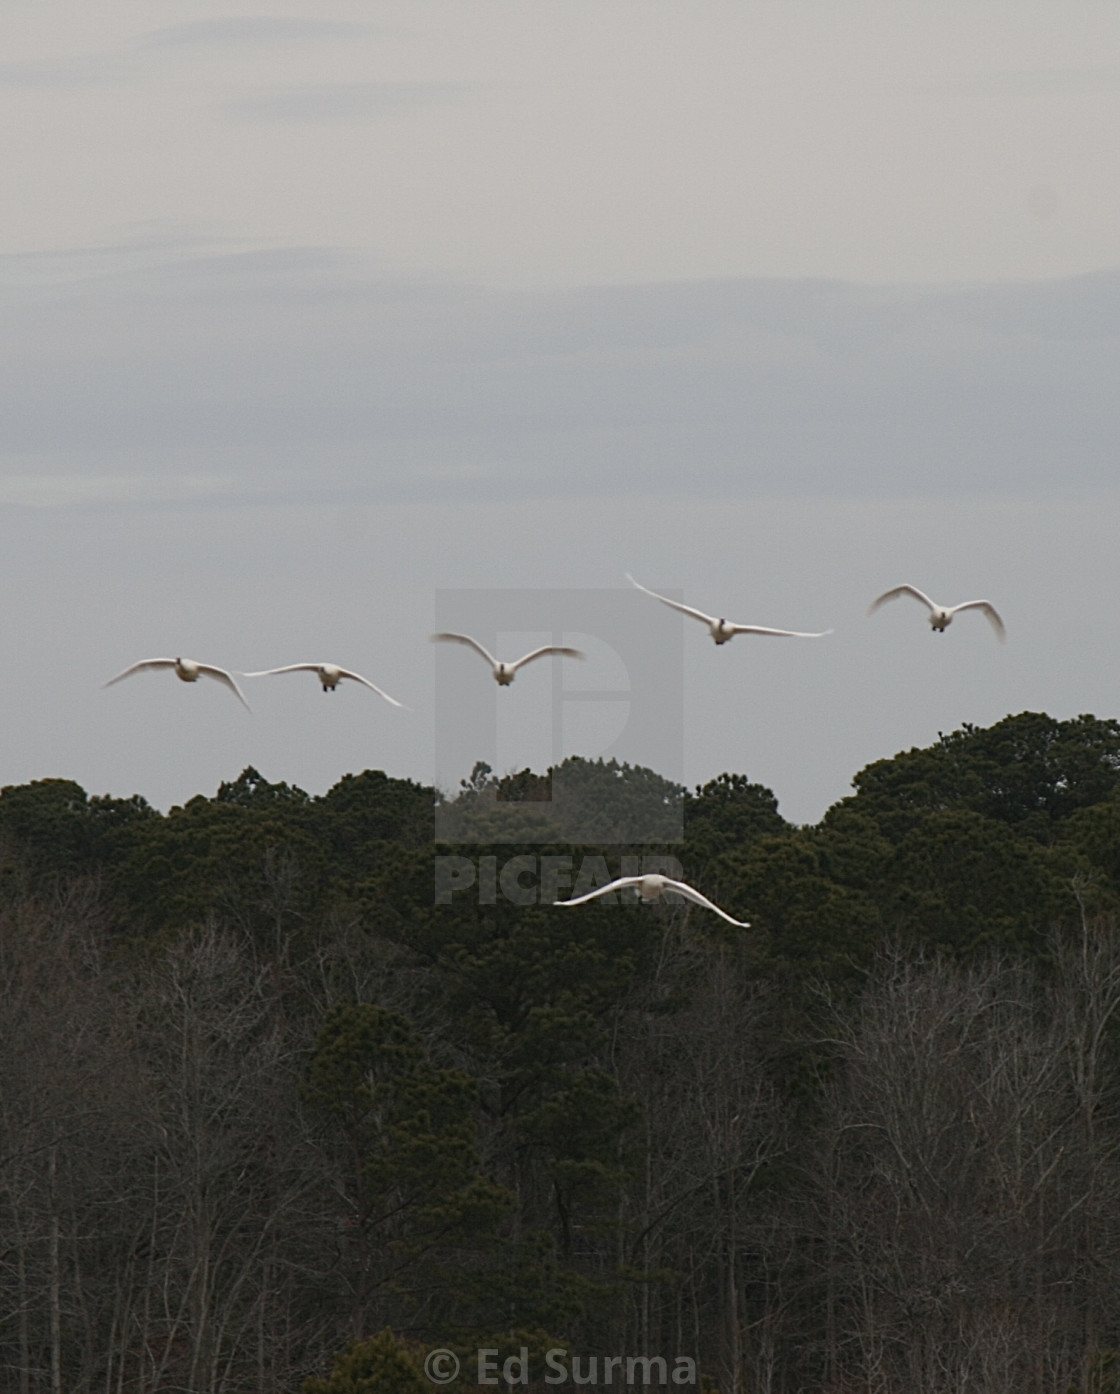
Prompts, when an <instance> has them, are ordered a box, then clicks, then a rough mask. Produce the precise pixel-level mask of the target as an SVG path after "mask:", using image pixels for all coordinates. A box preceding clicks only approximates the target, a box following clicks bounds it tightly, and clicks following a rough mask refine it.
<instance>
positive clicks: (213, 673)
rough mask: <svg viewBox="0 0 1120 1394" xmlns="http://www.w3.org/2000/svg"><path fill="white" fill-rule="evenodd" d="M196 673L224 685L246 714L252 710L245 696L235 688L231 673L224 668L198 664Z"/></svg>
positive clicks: (235, 682)
mask: <svg viewBox="0 0 1120 1394" xmlns="http://www.w3.org/2000/svg"><path fill="white" fill-rule="evenodd" d="M198 671H199V672H200V673H204V674H205V675H206V677H208V678H213V679H214V680H215V682H221V683H225V685H226V687H228V688H229V690H230V691H231V692H232V693H233V694H234V696H235V697H236V698H237V700H238V701H239V702H240V703H241V705H242V706H243V707H244V708H245V710H246V711H247V712H251V711H252V710H253V708H252V707H251V706H250V705H249V703H248V702H246V700H245V694H244V692H242V691H241V689H240V688H239V687H238V686H237V679H236V678H235V677H234V676H233V674H232V673H227V672H226V670H225V669H224V668H215V667H214V665H213V664H212V663H200V664H199V665H198Z"/></svg>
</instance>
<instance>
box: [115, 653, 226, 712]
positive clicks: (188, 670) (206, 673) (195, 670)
mask: <svg viewBox="0 0 1120 1394" xmlns="http://www.w3.org/2000/svg"><path fill="white" fill-rule="evenodd" d="M144 668H173V669H174V670H175V676H176V677H177V678H178V679H179V681H180V682H198V679H199V677H204V678H215V679H216V680H217V681H218V682H222V683H225V685H226V687H228V688H229V690H230V691H231V692H232V693H233V694H234V695H235V696H236V698H237V700H238V701H239V702H240V703H241V705H242V706H243V707H244V708H245V710H246V711H247V712H251V711H252V710H253V709H252V707H250V705H249V703H248V702H246V700H245V694H244V693H243V692H242V691H241V689H240V688H239V687H238V686H237V682H236V680H235V679H234V676H233V674H232V673H227V672H226V670H225V669H224V668H215V667H214V665H213V664H212V663H196V662H195V660H194V659H193V658H144V659H141V661H140V662H139V663H134V664H133V665H132V667H131V668H126V669H125V670H124V672H123V673H118V674H117V676H116V677H115V678H110V679H109V681H108V682H107V683H105V684H104V686H105V687H112V686H113V684H114V683H115V682H120V681H121V679H122V678H127V677H131V675H132V674H133V673H139V672H140V671H141V670H142V669H144Z"/></svg>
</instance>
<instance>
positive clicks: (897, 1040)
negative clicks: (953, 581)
mask: <svg viewBox="0 0 1120 1394" xmlns="http://www.w3.org/2000/svg"><path fill="white" fill-rule="evenodd" d="M563 781H566V782H567V788H568V790H569V791H570V792H571V794H572V799H573V802H572V803H571V804H570V806H569V809H568V811H567V812H565V811H564V810H559V811H558V810H557V809H556V808H555V807H554V806H553V805H554V801H555V794H556V790H557V788H558V787H559V786H560V784H561V783H562V782H563ZM853 784H854V792H853V794H852V795H851V796H850V797H848V798H846V799H844V800H842V801H841V802H840V803H838V804H837V805H836V806H835V807H833V808H832V809H830V810H829V811H828V813H827V814H826V815H825V817H824V818H823V819H822V820H821V822H820V823H819V824H817V825H815V826H810V827H795V826H793V825H791V824H789V823H787V822H785V820H784V819H783V818H782V817H781V815H780V813H779V810H778V805H777V801H776V799H775V798H774V795H773V794H772V793H771V792H770V791H769V790H767V789H765V788H763V787H761V786H759V785H757V784H754V783H752V782H751V781H750V780H749V779H748V778H746V777H745V776H741V775H732V774H725V775H721V776H720V777H719V778H718V779H715V780H712V781H710V782H709V783H707V784H705V785H704V786H702V787H701V788H698V789H696V790H695V791H693V792H691V793H689V792H687V791H684V790H681V789H680V788H679V787H677V786H675V785H673V784H671V783H670V782H669V781H665V780H662V779H660V777H659V776H657V775H656V774H654V773H653V772H651V771H649V770H642V769H634V768H632V767H627V766H620V765H617V764H615V763H612V762H606V763H604V762H591V761H568V762H565V765H564V766H563V767H560V768H559V769H557V770H553V771H547V772H546V773H545V774H543V775H538V774H533V773H532V772H530V771H523V772H521V773H520V774H518V775H514V776H509V777H507V778H505V779H500V780H498V779H495V778H494V777H493V774H492V772H491V771H490V770H489V769H487V768H486V767H485V766H484V765H480V766H478V767H476V770H475V772H474V774H473V776H472V778H471V779H470V780H469V781H465V782H464V787H463V788H462V789H461V790H460V791H459V793H458V795H457V796H456V797H455V798H454V799H451V800H446V799H445V800H442V809H443V811H444V812H446V810H447V808H448V807H449V806H453V807H454V809H455V810H457V811H456V812H455V813H454V816H455V817H457V818H459V820H460V823H459V826H460V827H461V829H462V830H463V832H464V834H466V833H469V834H470V839H471V840H470V841H469V842H466V843H464V844H461V845H456V844H447V843H443V844H440V845H435V844H434V843H433V826H434V823H433V820H434V814H435V810H436V808H437V806H438V805H440V803H441V801H440V800H439V799H438V797H437V795H436V794H435V792H434V791H433V790H431V789H427V788H424V787H423V786H421V785H418V784H415V783H413V782H411V781H408V780H397V779H392V778H390V777H389V776H387V775H385V774H384V773H382V772H379V771H366V772H364V773H362V774H357V775H348V776H347V777H346V778H344V779H343V780H341V781H340V782H339V783H338V784H337V785H336V786H335V787H334V788H333V789H331V790H330V791H329V792H328V793H326V794H325V795H323V796H321V797H311V796H309V795H308V794H306V793H304V792H303V791H301V790H299V789H296V788H293V787H291V786H288V785H286V784H272V783H270V782H269V781H268V780H267V779H265V778H264V777H263V776H262V775H261V774H260V773H259V772H258V771H256V770H253V769H247V770H245V771H244V772H243V773H242V774H241V775H240V776H239V777H238V778H237V779H235V780H232V781H230V782H229V783H225V784H223V785H222V786H221V787H220V789H219V790H218V792H217V794H216V796H215V797H214V798H205V797H201V796H199V797H196V798H193V799H191V800H190V801H189V802H188V803H187V804H186V805H184V806H183V807H177V808H173V809H171V810H170V812H168V813H167V814H160V813H158V812H156V811H155V810H153V809H151V808H150V807H149V806H148V805H147V804H146V803H145V802H144V800H143V799H140V798H132V799H112V798H98V797H89V796H88V795H87V794H86V793H85V791H84V790H82V789H81V788H80V787H79V786H78V785H76V784H74V783H73V782H71V781H68V780H61V779H51V780H40V781H36V782H35V783H32V784H27V785H23V786H16V787H9V788H6V789H4V790H3V791H2V792H0V972H2V974H3V982H4V991H3V996H2V998H0V1072H2V1073H0V1078H2V1080H3V1088H2V1089H0V1224H2V1226H3V1232H4V1234H5V1236H6V1239H5V1245H4V1246H3V1248H2V1249H0V1289H2V1291H3V1294H4V1301H3V1304H2V1310H3V1312H4V1313H5V1314H6V1315H3V1316H0V1368H3V1370H4V1371H5V1373H4V1375H3V1377H2V1379H0V1382H2V1383H3V1384H4V1385H5V1387H9V1386H10V1387H12V1388H17V1387H18V1388H21V1389H24V1390H26V1391H27V1394H37V1391H39V1390H46V1389H48V1388H50V1387H51V1381H52V1379H54V1380H57V1378H61V1380H62V1387H65V1388H72V1389H82V1388H95V1387H96V1388H113V1389H117V1388H120V1389H132V1388H136V1389H140V1388H152V1389H156V1388H167V1389H171V1388H184V1389H191V1390H192V1391H207V1394H211V1391H213V1394H216V1392H217V1391H218V1390H219V1389H221V1390H223V1391H228V1392H229V1394H234V1392H235V1391H250V1390H252V1391H258V1394H270V1391H275V1392H276V1394H278V1391H280V1390H285V1391H290V1390H292V1389H294V1388H296V1387H299V1385H300V1384H301V1382H303V1381H304V1380H305V1379H306V1383H305V1384H304V1385H303V1387H304V1388H305V1389H306V1391H307V1394H334V1391H340V1392H341V1391H344V1390H353V1391H359V1390H362V1391H367V1394H376V1391H380V1390H389V1389H392V1390H393V1391H394V1394H397V1392H398V1391H408V1390H409V1389H427V1388H430V1387H431V1385H430V1383H429V1382H428V1381H427V1379H426V1378H425V1376H424V1374H423V1358H424V1354H425V1352H426V1350H428V1349H429V1348H434V1347H436V1346H445V1347H447V1348H449V1349H454V1350H456V1351H458V1352H461V1353H467V1352H471V1351H473V1350H475V1349H476V1348H477V1347H478V1346H480V1345H483V1346H487V1347H492V1348H495V1349H501V1350H503V1352H506V1353H510V1352H514V1353H515V1352H516V1351H517V1350H518V1349H519V1347H520V1346H521V1345H524V1346H525V1347H526V1348H527V1349H530V1350H531V1351H532V1352H533V1353H534V1359H537V1358H538V1357H540V1358H543V1353H544V1352H545V1351H547V1350H548V1349H550V1348H552V1347H554V1346H558V1347H563V1348H565V1349H567V1350H569V1351H586V1352H588V1353H591V1352H594V1351H598V1352H616V1351H617V1352H625V1351H632V1352H640V1351H647V1352H653V1351H655V1350H658V1349H660V1350H662V1351H663V1352H665V1353H666V1354H669V1353H670V1352H672V1353H673V1354H680V1355H689V1356H693V1357H695V1358H696V1359H697V1360H698V1362H699V1366H700V1368H701V1370H702V1371H704V1374H705V1379H708V1380H711V1381H714V1384H713V1385H711V1386H710V1387H718V1388H723V1389H731V1388H735V1387H748V1388H749V1387H770V1388H772V1389H774V1390H775V1391H792V1390H794V1389H798V1388H805V1389H819V1390H821V1391H822V1394H826V1392H827V1394H834V1392H835V1394H838V1391H840V1390H845V1391H848V1390H857V1389H859V1390H863V1389H866V1388H868V1387H871V1385H872V1384H874V1383H875V1381H877V1382H878V1383H877V1384H875V1387H877V1388H880V1389H882V1390H883V1391H891V1394H893V1391H895V1390H898V1391H900V1392H901V1391H903V1390H905V1391H907V1394H910V1392H911V1391H914V1394H942V1391H943V1390H949V1389H951V1388H958V1387H962V1381H963V1382H965V1383H967V1382H968V1380H970V1379H971V1380H972V1381H973V1383H974V1384H975V1385H976V1387H977V1388H990V1389H993V1390H994V1389H1008V1388H1016V1389H1023V1390H1029V1391H1032V1394H1067V1391H1068V1390H1071V1389H1075V1390H1087V1389H1095V1388H1100V1389H1104V1388H1106V1387H1110V1386H1109V1383H1108V1382H1109V1380H1112V1379H1113V1378H1114V1376H1113V1374H1112V1373H1111V1372H1113V1371H1114V1369H1115V1360H1116V1356H1115V1354H1114V1353H1113V1345H1114V1344H1115V1341H1114V1337H1113V1335H1112V1334H1110V1333H1114V1332H1115V1331H1116V1330H1117V1329H1118V1328H1120V1298H1118V1297H1117V1294H1120V1225H1118V1221H1117V1216H1118V1215H1120V929H1118V927H1117V921H1116V912H1117V908H1118V907H1120V726H1118V725H1117V723H1116V722H1114V721H1105V720H1099V719H1097V718H1094V717H1088V716H1083V717H1079V718H1077V719H1076V720H1072V721H1058V720H1054V719H1053V718H1050V717H1048V716H1044V715H1040V714H1037V713H1023V714H1021V715H1019V716H1013V717H1008V718H1006V719H1005V720H1003V721H1001V722H999V723H997V724H996V725H995V726H993V727H991V728H989V729H986V730H982V729H979V728H975V727H965V728H963V729H962V730H961V731H958V732H954V733H952V734H951V735H948V736H944V737H942V738H941V739H940V740H939V741H938V742H937V743H935V744H934V745H933V746H931V747H929V748H928V749H925V750H912V751H908V752H905V753H903V754H901V755H898V756H896V757H895V758H894V759H893V760H883V761H878V762H876V763H875V764H873V765H871V766H869V767H868V768H867V769H866V770H864V771H862V772H860V773H859V774H858V775H857V776H856V777H855V780H854V781H853ZM573 808H574V809H576V810H577V812H578V814H579V817H580V818H581V819H584V820H591V821H590V822H586V821H585V823H584V826H594V827H595V829H596V830H597V833H596V835H598V836H601V838H602V840H601V842H600V843H599V844H597V845H579V846H571V845H568V844H566V843H565V842H563V840H562V839H561V836H560V834H561V833H562V832H563V828H564V826H565V819H566V818H567V817H568V816H569V814H570V812H571V809H573ZM635 814H637V815H640V817H641V818H643V819H647V821H646V823H645V826H646V827H647V828H648V829H649V830H650V831H651V832H654V833H657V834H658V835H659V837H660V836H661V834H664V835H665V836H664V837H663V838H662V839H661V840H651V841H650V842H648V843H645V844H642V845H639V846H633V845H620V844H619V843H618V842H617V841H615V840H614V837H615V834H616V833H617V831H618V829H619V828H620V827H623V826H625V825H627V823H628V821H629V820H630V819H631V818H632V817H633V816H635ZM682 817H683V826H684V838H683V841H674V840H672V839H671V837H670V833H671V832H672V829H673V828H674V827H677V826H679V825H680V820H681V818H682ZM542 831H543V834H544V835H545V836H548V837H551V838H553V840H552V841H550V842H541V841H540V840H539V836H540V835H541V834H542ZM511 832H512V833H517V834H518V835H520V836H521V837H524V838H528V837H529V836H530V834H531V840H523V841H516V840H515V841H509V840H507V837H508V835H509V834H510V833H511ZM483 836H485V837H489V838H492V839H493V840H492V841H489V842H486V841H479V840H477V839H478V838H480V837H483ZM445 855H448V856H461V858H462V860H463V862H464V864H466V865H468V866H469V867H470V868H471V871H472V875H475V874H476V872H477V878H476V880H475V881H474V882H473V883H472V884H468V885H465V886H464V888H462V889H460V890H458V891H456V892H455V894H454V895H451V896H449V897H448V901H449V903H446V904H437V903H436V895H435V893H434V872H433V857H434V856H445ZM624 856H625V857H627V858H634V859H637V862H640V859H641V858H642V857H646V858H651V857H664V856H672V857H675V858H677V859H678V860H679V862H680V864H681V865H682V866H683V868H684V871H685V875H686V876H687V878H688V879H689V880H691V881H693V882H694V883H695V884H697V885H698V886H699V887H700V888H701V889H702V890H704V892H705V893H706V894H708V895H710V896H711V897H712V898H713V899H714V900H715V901H717V903H719V904H721V905H724V906H726V907H727V908H728V909H729V910H730V911H731V912H732V913H737V914H738V915H739V916H741V917H742V918H745V919H749V920H750V921H751V923H752V926H753V928H752V929H751V930H750V931H748V932H745V933H744V932H740V931H737V930H732V929H730V927H729V926H727V925H726V924H724V923H723V922H722V921H719V920H717V919H716V918H715V917H712V916H707V915H704V914H703V913H702V912H700V911H698V910H696V909H695V907H692V908H686V907H681V906H676V907H674V906H665V907H660V908H650V907H643V906H639V905H637V904H629V903H627V904H623V903H619V904H610V903H608V902H607V901H606V900H599V901H594V902H592V903H590V904H588V905H586V906H584V907H581V908H580V909H579V911H578V912H577V911H567V910H560V911H558V910H555V909H553V908H552V906H551V905H550V904H549V903H547V902H548V901H550V900H551V899H554V898H564V896H565V895H567V894H569V893H570V889H571V888H572V887H573V886H574V883H575V881H576V878H577V876H583V877H585V878H586V877H590V878H592V879H591V882H590V884H595V883H598V884H601V883H602V882H603V881H604V880H605V879H606V878H607V877H608V876H611V875H617V874H618V873H619V871H620V870H621V869H622V864H621V861H620V859H621V858H622V857H624ZM514 859H520V861H519V862H516V863H515V860H514ZM484 863H489V864H490V865H491V866H492V868H493V877H492V879H494V878H496V877H497V873H498V870H499V869H502V868H506V871H504V872H503V876H504V877H505V879H503V880H501V881H500V882H499V881H498V880H496V879H494V886H493V888H492V892H491V893H487V892H486V891H485V888H484V886H483V884H482V882H483V876H482V871H481V868H482V866H483V864H484ZM549 868H550V869H549ZM513 871H517V872H518V873H519V879H518V878H515V877H513V876H512V872H513ZM549 878H551V879H549ZM538 883H540V884H545V883H547V885H548V886H550V887H551V888H552V889H549V890H547V891H545V892H544V893H542V895H541V896H538V890H537V888H538ZM566 888H567V889H566ZM584 888H588V883H587V882H586V881H585V882H584ZM513 890H517V891H518V892H519V893H518V894H517V895H513V894H507V893H506V891H513ZM521 891H524V894H523V895H522V894H520V892H521ZM541 899H543V900H544V901H545V903H538V901H539V900H541ZM378 1331H379V1332H380V1333H381V1334H380V1335H373V1336H371V1335H370V1333H371V1332H378ZM394 1333H395V1334H394ZM347 1342H350V1344H347ZM1040 1343H1041V1344H1040ZM340 1350H341V1351H342V1354H339V1355H337V1357H336V1358H335V1359H334V1370H333V1373H332V1374H330V1375H324V1374H323V1373H322V1372H323V1371H325V1370H327V1369H328V1368H329V1366H330V1364H331V1358H332V1357H334V1356H335V1353H336V1352H338V1351H340ZM1043 1352H1044V1354H1043ZM872 1356H873V1357H874V1361H876V1362H878V1363H877V1364H874V1365H873V1362H872ZM1001 1361H1002V1362H1003V1363H1002V1364H1001V1363H1000V1362H1001ZM869 1362H870V1363H869ZM970 1362H971V1363H970ZM538 1368H540V1367H539V1365H538ZM978 1371H979V1372H981V1373H977V1372H978ZM985 1371H986V1373H984V1372H985ZM52 1372H54V1373H52ZM970 1372H971V1373H970ZM1047 1372H1049V1373H1047ZM20 1381H22V1383H21V1382H20ZM985 1381H986V1383H985ZM954 1382H955V1383H954ZM448 1387H450V1388H453V1389H454V1388H458V1387H460V1386H459V1385H451V1386H448ZM462 1387H463V1388H466V1387H468V1386H467V1385H466V1384H463V1385H462Z"/></svg>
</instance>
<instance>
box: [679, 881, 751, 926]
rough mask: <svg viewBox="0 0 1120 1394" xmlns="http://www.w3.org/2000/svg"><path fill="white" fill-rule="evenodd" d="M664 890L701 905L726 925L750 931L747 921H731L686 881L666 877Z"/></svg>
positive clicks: (725, 912)
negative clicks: (712, 911) (724, 921)
mask: <svg viewBox="0 0 1120 1394" xmlns="http://www.w3.org/2000/svg"><path fill="white" fill-rule="evenodd" d="M664 889H665V890H667V891H676V892H677V894H678V895H683V896H684V897H685V899H686V900H691V901H692V902H693V903H694V904H696V905H702V906H703V907H704V909H705V910H714V911H715V913H716V914H717V915H718V916H719V917H720V918H721V919H724V920H726V921H727V923H728V924H733V925H734V926H735V927H736V928H737V929H750V922H749V921H748V920H733V919H732V918H731V916H730V915H729V914H728V913H727V911H726V910H721V909H720V908H719V906H718V905H713V904H712V902H711V901H710V900H709V899H708V897H707V896H706V895H701V894H700V892H699V891H698V890H695V889H694V888H693V887H692V886H690V885H689V884H688V882H687V881H673V880H670V878H669V877H668V876H666V878H665V886H664Z"/></svg>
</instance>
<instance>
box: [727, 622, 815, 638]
mask: <svg viewBox="0 0 1120 1394" xmlns="http://www.w3.org/2000/svg"><path fill="white" fill-rule="evenodd" d="M727 627H728V629H730V630H731V632H732V634H773V635H775V636H777V637H778V638H781V639H823V638H824V636H825V635H826V634H831V633H832V632H833V631H832V630H831V629H822V630H821V632H820V633H819V634H803V633H802V632H801V630H799V629H766V628H764V627H763V626H762V625H760V624H729V625H728V626H727Z"/></svg>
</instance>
